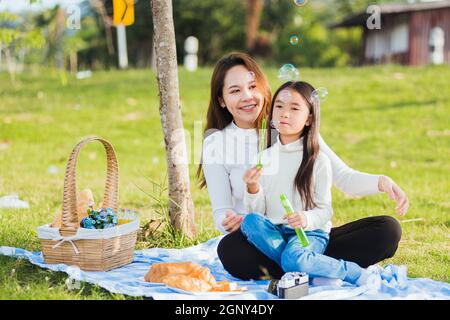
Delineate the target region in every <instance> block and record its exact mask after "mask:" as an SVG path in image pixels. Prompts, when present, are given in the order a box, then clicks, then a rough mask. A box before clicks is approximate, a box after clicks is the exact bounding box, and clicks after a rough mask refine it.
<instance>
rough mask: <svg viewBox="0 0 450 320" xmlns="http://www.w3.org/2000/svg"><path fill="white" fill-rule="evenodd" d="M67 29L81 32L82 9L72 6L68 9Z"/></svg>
mask: <svg viewBox="0 0 450 320" xmlns="http://www.w3.org/2000/svg"><path fill="white" fill-rule="evenodd" d="M66 13H67V20H66V27H67V28H68V29H72V30H80V28H81V10H80V7H79V6H77V5H74V4H71V5H70V6H68V7H67V10H66Z"/></svg>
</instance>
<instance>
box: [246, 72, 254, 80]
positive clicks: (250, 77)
mask: <svg viewBox="0 0 450 320" xmlns="http://www.w3.org/2000/svg"><path fill="white" fill-rule="evenodd" d="M247 77H248V82H253V81H255V80H256V76H255V73H254V72H253V71H250V72H249V73H248V74H247Z"/></svg>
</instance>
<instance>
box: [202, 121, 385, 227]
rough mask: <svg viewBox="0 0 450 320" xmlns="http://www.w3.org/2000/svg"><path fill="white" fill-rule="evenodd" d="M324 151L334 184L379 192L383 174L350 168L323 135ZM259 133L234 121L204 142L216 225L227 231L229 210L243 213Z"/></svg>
mask: <svg viewBox="0 0 450 320" xmlns="http://www.w3.org/2000/svg"><path fill="white" fill-rule="evenodd" d="M319 147H320V150H321V151H322V152H323V153H325V154H326V155H327V157H328V158H329V159H330V163H331V169H332V179H333V184H334V185H335V186H336V187H337V188H338V189H340V190H341V191H343V192H344V193H346V194H349V195H354V196H364V195H370V194H376V193H378V192H379V190H378V179H379V177H380V176H379V175H374V174H368V173H363V172H359V171H356V170H353V169H351V168H349V167H348V166H347V165H346V164H345V163H344V162H343V161H342V160H341V159H340V158H339V157H338V156H337V155H336V154H335V153H334V152H333V150H331V149H330V148H329V147H328V145H327V144H326V143H325V141H324V140H323V139H322V138H321V137H320V136H319ZM257 154H258V135H257V132H256V130H255V129H241V128H239V127H238V126H236V124H235V123H234V122H231V123H230V124H229V125H228V126H227V127H226V128H224V129H223V130H217V131H216V132H214V133H212V134H210V135H208V136H207V137H206V138H205V140H204V143H203V151H202V166H203V172H204V175H205V179H206V185H207V188H208V193H209V197H210V200H211V206H212V210H213V218H214V225H215V226H216V228H217V229H218V230H219V231H220V232H222V233H224V234H226V233H227V231H226V230H225V229H224V228H223V226H222V221H223V220H224V219H225V213H226V211H228V210H230V211H233V212H235V213H236V214H239V215H245V214H246V213H247V212H246V211H245V207H244V202H243V199H244V193H245V189H246V186H245V183H244V181H243V179H242V178H243V176H244V174H245V172H246V171H247V170H248V169H249V168H251V167H252V165H254V164H255V162H254V159H256V156H257Z"/></svg>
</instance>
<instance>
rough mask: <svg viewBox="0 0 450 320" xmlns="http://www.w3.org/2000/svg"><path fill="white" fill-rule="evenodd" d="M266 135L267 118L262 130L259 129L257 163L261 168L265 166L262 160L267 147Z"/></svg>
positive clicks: (264, 120) (263, 121)
mask: <svg viewBox="0 0 450 320" xmlns="http://www.w3.org/2000/svg"><path fill="white" fill-rule="evenodd" d="M266 136H267V123H266V118H263V120H262V126H261V130H260V131H259V148H258V149H259V150H258V152H259V154H258V164H257V165H256V167H257V168H258V169H261V168H262V167H263V165H262V161H261V160H262V152H263V151H264V149H265V148H266V147H267V143H266Z"/></svg>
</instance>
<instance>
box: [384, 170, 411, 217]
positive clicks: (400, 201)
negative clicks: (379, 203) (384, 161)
mask: <svg viewBox="0 0 450 320" xmlns="http://www.w3.org/2000/svg"><path fill="white" fill-rule="evenodd" d="M378 189H379V190H380V191H381V192H386V193H387V194H388V196H389V198H391V199H392V200H394V201H395V202H396V203H397V206H396V207H395V209H396V210H397V213H398V214H399V215H400V216H404V215H405V214H406V211H408V208H409V200H408V197H407V196H406V194H405V193H404V192H403V190H402V189H401V188H400V187H399V186H398V185H397V184H396V183H395V182H394V181H393V180H392V179H391V178H389V177H386V176H381V177H380V179H379V180H378Z"/></svg>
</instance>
